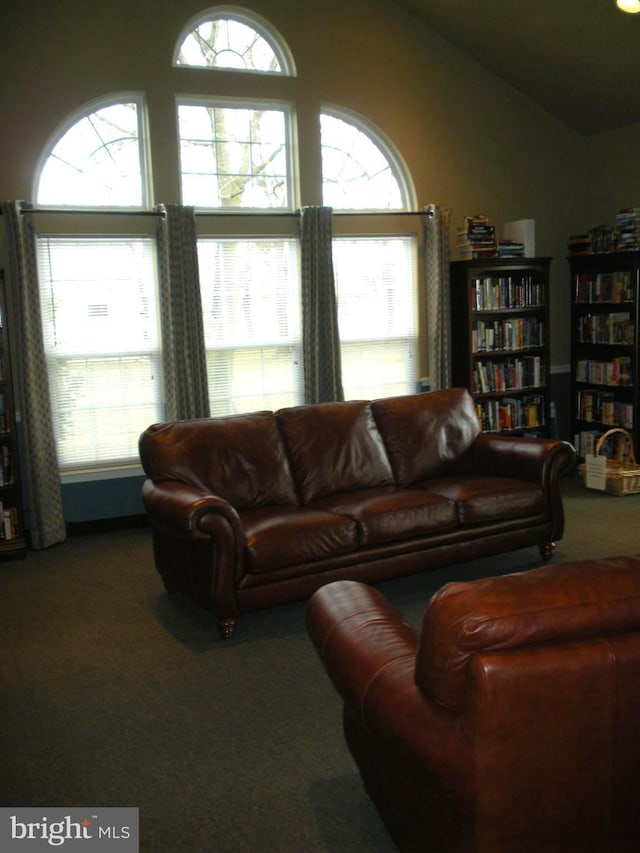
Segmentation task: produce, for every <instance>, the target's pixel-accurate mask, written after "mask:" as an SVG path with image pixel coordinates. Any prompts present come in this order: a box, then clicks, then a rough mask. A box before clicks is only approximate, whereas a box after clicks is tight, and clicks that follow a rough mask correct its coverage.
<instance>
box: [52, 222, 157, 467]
mask: <svg viewBox="0 0 640 853" xmlns="http://www.w3.org/2000/svg"><path fill="white" fill-rule="evenodd" d="M38 267H39V276H40V301H41V311H42V326H43V336H44V347H45V354H46V360H47V371H48V377H49V385H50V393H51V405H52V412H53V421H54V431H55V436H56V443H57V448H58V456H59V463H60V467H61V470H65V469H67V470H68V469H72V468H74V469H78V468H82V467H83V466H86V467H96V466H100V467H112V466H115V465H121V464H133V463H134V462H136V461H137V460H138V438H139V436H140V433H141V432H142V431H143V430H144V429H145V428H146V427H147V426H149V424H151V423H154V422H156V421H158V420H161V417H162V404H161V398H162V382H161V370H160V349H159V347H160V344H159V332H158V315H157V308H156V305H157V284H156V272H155V269H156V259H155V244H154V241H153V240H152V239H150V238H146V237H131V238H107V237H101V238H89V237H80V238H71V237H52V236H48V237H40V238H39V239H38Z"/></svg>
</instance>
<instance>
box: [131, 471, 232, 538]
mask: <svg viewBox="0 0 640 853" xmlns="http://www.w3.org/2000/svg"><path fill="white" fill-rule="evenodd" d="M142 500H143V503H144V506H145V509H146V511H147V515H148V517H149V519H150V521H151V523H152V526H153V527H156V528H164V529H165V530H167V531H168V532H171V533H173V534H174V535H182V536H187V537H188V538H190V539H192V540H195V541H207V540H209V539H210V538H211V534H212V519H211V518H210V516H211V515H212V514H213V515H216V516H219V517H220V520H221V521H222V520H224V521H225V522H226V524H227V525H228V526H229V527H230V528H231V529H232V531H233V532H234V534H235V535H236V536H237V537H240V535H241V533H240V521H239V518H238V513H237V512H236V510H235V509H234V508H233V507H232V506H231V504H230V503H229V502H228V501H226V500H224V498H220V497H218V496H216V495H211V494H208V493H207V492H204V491H202V490H200V489H195V488H193V487H191V486H187V485H185V484H184V483H179V482H177V481H175V480H164V481H162V482H160V483H154V482H153V480H149V479H147V480H145V482H144V483H143V486H142Z"/></svg>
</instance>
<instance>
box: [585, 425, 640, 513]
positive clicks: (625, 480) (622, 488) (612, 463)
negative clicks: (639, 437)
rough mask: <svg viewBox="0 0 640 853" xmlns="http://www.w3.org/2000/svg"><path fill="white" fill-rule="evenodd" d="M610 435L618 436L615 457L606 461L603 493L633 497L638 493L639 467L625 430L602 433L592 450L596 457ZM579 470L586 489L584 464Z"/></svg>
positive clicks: (639, 487)
mask: <svg viewBox="0 0 640 853" xmlns="http://www.w3.org/2000/svg"><path fill="white" fill-rule="evenodd" d="M612 435H617V436H618V441H617V445H616V456H615V458H614V459H607V460H606V477H605V484H606V485H605V491H607V492H609V493H610V494H612V495H619V496H620V495H635V494H638V493H640V465H637V464H636V457H635V453H634V451H633V439H632V438H631V435H630V434H629V433H628V432H627V430H626V429H621V428H620V427H616V428H615V429H610V430H608V431H607V432H605V433H603V434H602V435H601V436H600V437H599V438H598V440H597V442H596V446H595V449H594V454H595V455H596V456H599V455H600V451H601V450H602V447H603V445H604V443H605V441H606V440H607V438H609V437H610V436H612ZM580 470H581V471H582V475H583V477H584V480H585V483H586V485H587V487H588V488H593V486H589V483H588V482H587V472H586V464H585V463H583V464H582V465H580Z"/></svg>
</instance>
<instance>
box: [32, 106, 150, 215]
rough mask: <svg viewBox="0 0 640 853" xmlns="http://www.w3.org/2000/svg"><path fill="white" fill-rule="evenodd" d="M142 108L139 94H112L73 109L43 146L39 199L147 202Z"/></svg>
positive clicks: (126, 203) (62, 202)
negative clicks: (66, 119) (50, 140)
mask: <svg viewBox="0 0 640 853" xmlns="http://www.w3.org/2000/svg"><path fill="white" fill-rule="evenodd" d="M143 128H144V109H143V100H142V97H141V96H140V95H123V96H113V97H111V98H109V99H106V100H104V101H101V102H99V103H97V104H95V103H94V104H92V105H91V106H90V107H87V108H85V109H84V110H82V112H81V113H80V114H79V115H75V116H74V117H73V119H72V120H70V121H69V122H68V123H67V124H66V125H65V127H64V128H63V130H62V131H60V133H59V134H57V136H56V139H55V140H54V142H53V144H52V145H51V146H50V147H49V148H48V150H47V153H46V156H45V159H44V161H43V165H42V167H41V169H40V170H39V174H38V176H37V182H36V191H35V199H36V201H37V202H38V204H42V205H51V204H60V205H69V206H74V207H131V208H135V207H146V206H147V205H148V203H149V198H148V189H147V187H148V180H147V174H148V168H147V163H146V160H145V151H146V146H145V140H144V132H143Z"/></svg>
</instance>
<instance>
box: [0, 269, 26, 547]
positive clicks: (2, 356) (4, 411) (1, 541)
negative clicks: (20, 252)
mask: <svg viewBox="0 0 640 853" xmlns="http://www.w3.org/2000/svg"><path fill="white" fill-rule="evenodd" d="M0 502H1V504H2V509H1V510H0V559H9V558H18V557H24V556H26V543H25V537H24V517H23V506H22V490H21V487H20V464H19V458H18V435H17V430H16V417H15V407H14V396H13V375H12V372H11V354H10V352H9V340H8V336H7V314H6V307H5V288H4V271H3V270H0Z"/></svg>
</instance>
